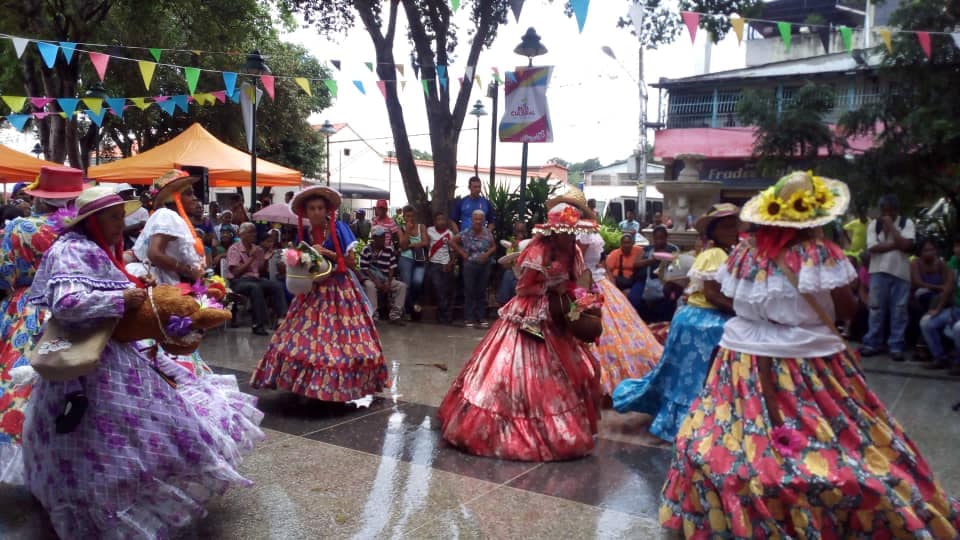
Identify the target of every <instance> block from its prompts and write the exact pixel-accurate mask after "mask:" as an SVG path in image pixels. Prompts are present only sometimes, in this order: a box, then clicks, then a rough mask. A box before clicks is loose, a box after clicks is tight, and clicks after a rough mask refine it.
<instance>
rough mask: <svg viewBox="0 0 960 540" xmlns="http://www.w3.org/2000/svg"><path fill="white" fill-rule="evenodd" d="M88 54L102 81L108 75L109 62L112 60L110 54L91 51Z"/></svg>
mask: <svg viewBox="0 0 960 540" xmlns="http://www.w3.org/2000/svg"><path fill="white" fill-rule="evenodd" d="M87 56H89V57H90V63H91V64H93V69H95V70H97V76H99V77H100V81H101V82H103V80H104V79H105V78H106V76H107V64H108V63H109V62H110V55H109V54H103V53H98V52H89V53H87Z"/></svg>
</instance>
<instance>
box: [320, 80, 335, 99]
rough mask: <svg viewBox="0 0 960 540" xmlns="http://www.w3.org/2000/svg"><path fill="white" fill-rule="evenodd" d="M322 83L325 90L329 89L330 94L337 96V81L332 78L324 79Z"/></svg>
mask: <svg viewBox="0 0 960 540" xmlns="http://www.w3.org/2000/svg"><path fill="white" fill-rule="evenodd" d="M323 84H325V85H327V90H329V91H330V95H331V96H332V97H334V98H336V97H337V81H336V80H334V79H324V80H323Z"/></svg>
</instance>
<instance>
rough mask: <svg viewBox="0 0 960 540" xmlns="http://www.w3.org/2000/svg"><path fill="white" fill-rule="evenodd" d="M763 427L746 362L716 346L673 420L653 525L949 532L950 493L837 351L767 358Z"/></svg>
mask: <svg viewBox="0 0 960 540" xmlns="http://www.w3.org/2000/svg"><path fill="white" fill-rule="evenodd" d="M770 366H771V367H770V369H771V373H772V377H771V379H772V380H773V384H774V386H775V388H774V389H773V392H772V395H773V396H775V397H774V398H773V399H774V400H775V401H774V403H775V405H774V406H775V407H776V408H777V409H778V410H779V411H780V412H781V414H782V415H783V417H784V424H783V426H777V427H775V426H774V425H773V423H772V421H771V415H770V411H769V410H768V405H769V404H767V403H766V402H765V400H764V398H763V395H762V393H761V379H760V376H759V368H758V360H757V357H755V356H752V355H749V354H741V353H736V352H734V351H730V350H727V349H721V350H720V352H719V353H718V355H717V358H716V361H715V362H714V366H713V369H712V370H711V372H710V375H709V377H708V379H707V382H706V386H705V387H704V390H703V393H702V394H701V396H700V398H698V399H697V400H696V401H695V402H694V404H693V407H692V408H691V412H690V414H689V416H687V418H686V420H685V421H684V422H683V425H682V427H681V429H680V432H679V434H678V435H677V441H676V456H675V460H674V464H673V468H672V469H671V471H670V473H669V475H668V477H667V482H666V484H665V485H664V488H663V505H662V507H661V509H660V521H661V523H662V524H663V525H665V526H666V527H668V528H671V529H676V530H682V531H683V533H684V534H685V535H686V537H687V538H758V539H759V538H764V539H766V538H798V539H800V538H805V539H820V538H823V539H833V538H850V539H863V540H866V539H875V538H880V539H889V538H898V539H948V538H949V539H952V538H958V537H960V503H958V502H957V501H956V500H951V499H949V498H948V497H947V495H946V494H945V493H944V492H943V490H942V489H941V488H940V486H939V485H938V484H937V482H936V481H935V479H934V477H933V473H932V472H931V471H930V467H929V465H928V464H927V462H926V461H925V460H924V459H923V457H922V456H921V455H920V453H919V451H918V450H917V447H916V446H915V445H914V444H913V442H912V441H911V440H910V439H909V438H908V437H907V435H906V434H905V433H904V432H903V429H902V428H901V427H900V425H899V424H898V423H897V422H896V420H894V418H893V417H892V416H891V415H890V413H889V412H888V411H887V410H886V409H885V408H884V406H883V404H882V403H881V402H880V400H879V399H878V398H877V396H876V395H875V394H874V393H873V392H871V391H870V389H869V388H868V387H867V385H866V382H865V380H864V378H863V374H862V373H861V372H860V370H859V369H858V367H857V364H856V360H855V359H854V358H852V357H850V356H848V354H847V353H841V354H838V355H836V356H833V357H830V358H807V359H792V358H771V359H770Z"/></svg>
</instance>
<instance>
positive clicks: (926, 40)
mask: <svg viewBox="0 0 960 540" xmlns="http://www.w3.org/2000/svg"><path fill="white" fill-rule="evenodd" d="M917 41H919V42H920V47H921V48H922V49H923V54H925V55H927V60H929V59H930V54H931V50H930V32H917Z"/></svg>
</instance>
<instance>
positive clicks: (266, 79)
mask: <svg viewBox="0 0 960 540" xmlns="http://www.w3.org/2000/svg"><path fill="white" fill-rule="evenodd" d="M260 82H262V83H263V89H264V90H266V91H267V95H268V96H270V99H273V75H261V76H260Z"/></svg>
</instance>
